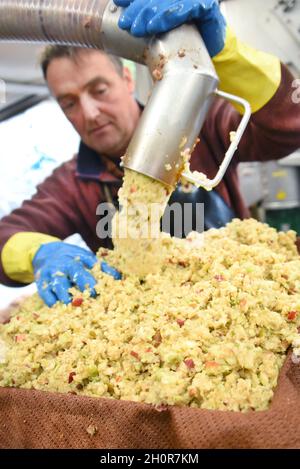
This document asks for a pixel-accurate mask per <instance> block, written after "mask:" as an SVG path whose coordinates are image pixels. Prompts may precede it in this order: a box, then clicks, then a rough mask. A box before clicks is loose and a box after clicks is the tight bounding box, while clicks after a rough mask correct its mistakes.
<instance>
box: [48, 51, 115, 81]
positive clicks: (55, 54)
mask: <svg viewBox="0 0 300 469" xmlns="http://www.w3.org/2000/svg"><path fill="white" fill-rule="evenodd" d="M91 50H97V51H99V52H101V53H102V54H105V55H106V56H107V57H108V58H109V60H110V61H111V63H112V64H113V65H114V67H115V69H116V71H117V73H118V74H119V75H120V76H122V75H123V62H122V60H121V59H120V57H117V56H116V55H112V54H106V53H105V52H103V51H102V50H98V49H88V48H83V47H73V46H72V47H71V46H60V45H57V44H55V45H50V46H47V47H45V49H44V50H43V52H42V54H41V57H40V65H41V68H42V71H43V75H44V78H45V80H46V79H47V70H48V67H49V65H50V63H51V62H52V60H54V59H59V58H61V57H67V58H69V59H71V60H76V58H77V57H78V55H79V54H80V53H81V52H84V51H91Z"/></svg>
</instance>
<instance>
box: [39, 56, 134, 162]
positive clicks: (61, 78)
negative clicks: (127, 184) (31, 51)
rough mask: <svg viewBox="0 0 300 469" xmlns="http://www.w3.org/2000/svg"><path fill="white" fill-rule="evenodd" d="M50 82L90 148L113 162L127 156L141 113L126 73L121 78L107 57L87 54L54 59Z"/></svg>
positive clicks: (57, 97)
mask: <svg viewBox="0 0 300 469" xmlns="http://www.w3.org/2000/svg"><path fill="white" fill-rule="evenodd" d="M47 82H48V86H49V89H50V91H51V93H52V94H53V96H54V97H55V98H56V99H57V101H58V103H59V105H60V106H61V108H62V110H63V112H64V113H65V115H66V117H67V118H68V119H69V121H70V122H71V123H72V124H73V126H74V127H75V129H76V130H77V132H78V133H79V135H80V137H81V139H82V140H83V142H84V143H85V144H86V145H87V146H88V147H90V148H92V149H93V150H95V151H97V152H98V153H103V154H105V155H107V156H109V157H111V158H117V157H120V156H122V155H123V154H124V153H125V151H126V148H127V146H128V144H129V142H130V139H131V137H132V134H133V132H134V129H135V127H136V125H137V122H138V119H139V113H140V111H139V107H138V105H137V103H136V101H135V99H134V97H133V90H134V84H133V80H132V78H131V75H130V72H129V71H128V70H127V69H125V70H124V73H123V76H120V75H119V74H118V72H117V70H116V68H115V67H114V65H113V64H112V62H111V61H110V59H109V58H108V57H107V56H106V55H105V54H103V53H101V52H99V51H91V50H87V51H82V52H80V53H79V55H77V56H76V58H75V60H73V59H70V58H68V57H61V58H56V59H53V60H52V62H50V64H49V66H48V69H47Z"/></svg>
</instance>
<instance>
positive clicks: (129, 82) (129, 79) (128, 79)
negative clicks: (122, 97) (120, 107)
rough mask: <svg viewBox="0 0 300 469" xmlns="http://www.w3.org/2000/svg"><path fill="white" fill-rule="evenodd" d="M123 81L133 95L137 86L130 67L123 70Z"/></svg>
mask: <svg viewBox="0 0 300 469" xmlns="http://www.w3.org/2000/svg"><path fill="white" fill-rule="evenodd" d="M123 79H124V81H125V83H126V86H127V88H128V91H129V93H130V94H132V93H133V92H134V88H135V84H134V79H133V76H132V73H131V71H130V70H129V68H128V67H124V68H123Z"/></svg>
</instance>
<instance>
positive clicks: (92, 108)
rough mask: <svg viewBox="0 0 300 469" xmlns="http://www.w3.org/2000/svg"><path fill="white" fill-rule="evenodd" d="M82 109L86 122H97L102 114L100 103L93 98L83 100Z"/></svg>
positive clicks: (83, 98) (85, 97) (86, 97)
mask: <svg viewBox="0 0 300 469" xmlns="http://www.w3.org/2000/svg"><path fill="white" fill-rule="evenodd" d="M81 109H82V112H83V115H84V117H85V119H86V120H95V119H96V118H97V117H98V116H99V115H100V114H101V109H100V107H99V103H98V102H97V101H96V100H95V99H93V98H92V97H91V96H83V97H82V98H81Z"/></svg>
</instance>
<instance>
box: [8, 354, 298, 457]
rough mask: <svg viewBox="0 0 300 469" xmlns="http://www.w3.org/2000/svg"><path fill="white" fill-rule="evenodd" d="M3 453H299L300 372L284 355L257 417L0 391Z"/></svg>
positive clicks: (29, 391) (253, 414) (31, 392)
mask: <svg viewBox="0 0 300 469" xmlns="http://www.w3.org/2000/svg"><path fill="white" fill-rule="evenodd" d="M0 447H1V448H121V449H124V448H146V449H150V448H153V449H154V448H169V449H172V448H178V449H180V448H191V449H192V448H198V449H200V448H300V365H295V364H293V363H292V361H291V358H290V355H289V356H288V357H287V359H286V361H285V364H284V366H283V368H282V370H281V373H280V376H279V381H278V385H277V388H276V391H275V395H274V398H273V401H272V404H271V406H270V408H269V410H267V411H263V412H248V413H245V414H243V413H240V412H221V411H215V410H213V411H210V410H200V409H193V408H189V407H173V406H169V407H168V408H167V409H166V410H157V409H156V408H155V407H154V406H151V405H147V404H140V403H134V402H128V401H118V400H112V399H102V398H99V399H97V398H90V397H82V396H76V395H72V394H59V393H49V392H41V391H34V390H24V389H15V388H0Z"/></svg>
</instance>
